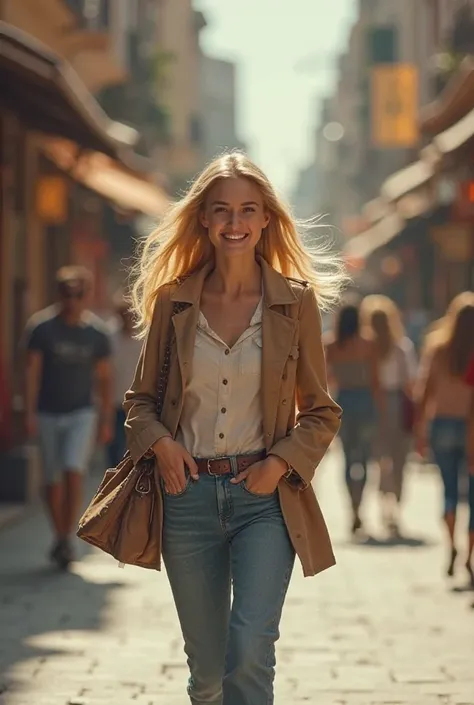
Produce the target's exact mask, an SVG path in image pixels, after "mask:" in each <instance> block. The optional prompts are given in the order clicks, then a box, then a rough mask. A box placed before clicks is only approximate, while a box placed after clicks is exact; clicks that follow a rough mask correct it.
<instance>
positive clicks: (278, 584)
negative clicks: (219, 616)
mask: <svg viewBox="0 0 474 705" xmlns="http://www.w3.org/2000/svg"><path fill="white" fill-rule="evenodd" d="M232 494H233V505H234V513H233V518H232V519H231V521H230V522H229V529H230V536H231V566H232V582H233V602H232V612H231V620H230V629H229V642H228V649H227V660H226V674H225V677H224V701H223V705H272V703H273V680H274V675H275V642H276V641H277V639H278V637H279V622H280V617H281V612H282V608H283V603H284V600H285V596H286V591H287V588H288V584H289V581H290V577H291V572H292V569H293V564H294V558H295V551H294V549H293V547H292V545H291V542H290V539H289V536H288V533H287V530H286V526H285V523H284V520H283V516H282V513H281V509H280V502H279V499H278V493H275V494H274V495H271V496H270V497H268V496H266V497H258V496H254V495H251V494H249V492H248V491H247V490H246V489H245V487H244V486H243V485H236V486H235V487H233V490H232Z"/></svg>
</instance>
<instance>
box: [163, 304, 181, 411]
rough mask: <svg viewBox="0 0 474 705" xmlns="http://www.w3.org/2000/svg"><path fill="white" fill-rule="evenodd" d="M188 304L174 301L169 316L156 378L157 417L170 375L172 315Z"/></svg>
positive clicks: (172, 336) (172, 333)
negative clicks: (158, 375) (159, 367)
mask: <svg viewBox="0 0 474 705" xmlns="http://www.w3.org/2000/svg"><path fill="white" fill-rule="evenodd" d="M188 306H189V304H186V303H184V302H182V301H175V302H174V304H173V311H172V313H171V316H170V321H169V325H168V333H167V335H166V347H165V356H164V359H163V365H162V367H161V371H160V377H159V379H158V389H157V394H156V412H157V414H158V417H161V412H162V411H163V404H164V401H165V395H166V389H167V387H168V379H169V376H170V366H171V348H172V346H173V338H174V325H173V316H174V315H175V314H177V313H181V311H184V310H185V309H186V308H187V307H188Z"/></svg>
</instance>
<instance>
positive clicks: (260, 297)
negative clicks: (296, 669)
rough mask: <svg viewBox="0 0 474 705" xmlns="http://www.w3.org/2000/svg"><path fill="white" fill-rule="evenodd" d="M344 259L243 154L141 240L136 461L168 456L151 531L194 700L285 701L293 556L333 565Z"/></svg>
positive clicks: (131, 413)
mask: <svg viewBox="0 0 474 705" xmlns="http://www.w3.org/2000/svg"><path fill="white" fill-rule="evenodd" d="M321 261H323V262H324V263H325V264H326V265H329V269H326V271H325V275H324V276H323V277H321V276H320V274H318V270H317V267H318V266H319V265H321ZM315 267H316V268H315ZM331 267H332V269H331ZM340 272H341V270H340V264H339V262H338V261H337V260H335V259H331V258H330V257H329V256H328V255H324V254H322V255H320V256H319V255H318V253H317V252H314V251H313V252H309V251H307V250H306V249H305V248H304V247H303V245H302V243H301V241H300V238H299V235H298V231H297V228H296V224H295V222H294V221H293V220H292V218H291V215H290V213H289V211H288V209H287V208H286V207H285V206H284V205H283V204H282V203H281V201H280V200H279V199H278V197H277V196H276V194H275V191H274V189H273V187H272V185H271V184H270V182H269V181H268V179H267V178H266V176H265V175H264V174H263V172H262V171H261V170H260V169H259V168H258V167H257V166H255V164H253V163H252V162H251V161H250V160H249V159H248V158H247V157H246V156H244V155H243V154H240V153H233V154H228V155H225V156H223V157H221V158H219V159H218V160H216V161H215V162H213V163H212V164H211V165H210V166H209V167H208V168H207V169H206V170H205V171H204V172H203V173H202V174H201V176H199V177H198V178H197V180H196V182H195V183H194V184H193V186H192V187H191V189H190V191H189V193H188V194H187V195H186V196H185V197H184V198H183V199H182V200H181V201H180V202H179V203H177V204H176V205H175V206H174V207H173V208H172V210H171V211H170V212H169V214H168V216H167V217H166V218H165V220H164V222H163V224H162V225H161V227H160V228H159V229H158V231H157V232H156V233H154V234H153V235H152V236H151V237H150V238H149V239H148V240H147V242H146V243H145V245H144V248H143V251H142V255H141V259H140V262H139V269H138V278H137V281H136V283H135V288H134V292H133V293H134V303H135V309H136V313H137V317H138V320H139V326H140V329H141V332H142V333H143V334H144V335H145V336H146V340H145V344H144V346H143V350H142V354H141V357H140V361H139V363H138V367H137V371H136V374H135V379H134V380H133V383H132V386H131V389H130V390H129V391H128V392H127V394H126V399H125V403H124V408H125V411H126V413H127V420H126V426H125V427H126V432H127V440H128V448H129V450H130V454H131V457H132V459H133V462H134V463H135V464H139V463H140V460H141V459H142V458H144V457H155V458H156V469H157V479H158V482H157V493H158V494H157V498H156V499H157V501H156V506H157V507H158V510H159V511H160V512H162V514H161V515H160V524H162V527H163V528H162V535H161V536H160V537H156V536H154V537H153V540H154V541H155V542H156V541H160V546H159V548H160V550H161V553H162V555H163V559H164V563H165V565H166V570H167V574H168V578H169V580H170V583H171V588H172V591H173V596H174V600H175V604H176V608H177V612H178V616H179V620H180V623H181V628H182V631H183V637H184V641H185V650H186V653H187V655H188V663H189V667H190V671H191V678H190V680H189V688H188V692H189V695H190V698H191V702H192V703H194V704H197V703H201V704H202V705H206V704H207V705H242V703H252V705H271V703H273V679H274V666H275V642H276V640H277V638H278V624H279V621H280V616H281V612H282V609H283V603H284V599H285V595H286V590H287V587H288V584H289V581H290V577H291V573H292V569H293V563H294V559H295V555H298V557H299V559H300V562H301V565H302V567H303V571H304V574H305V575H315V574H316V573H319V572H321V571H322V570H325V569H326V568H329V567H330V566H331V565H333V564H334V556H333V552H332V548H331V543H330V540H329V536H328V533H327V529H326V525H325V523H324V519H323V517H322V514H321V510H320V508H319V505H318V502H317V499H316V497H315V494H314V492H313V489H312V487H311V480H312V478H313V475H314V471H315V469H316V467H317V465H318V464H319V463H320V461H321V460H322V458H323V456H324V454H325V452H326V450H327V448H328V446H329V445H330V443H331V441H332V440H333V438H334V435H335V434H336V432H337V430H338V427H339V416H340V409H339V407H338V406H337V404H335V403H334V401H333V400H332V399H331V398H330V396H329V394H328V392H327V384H326V370H325V363H324V353H323V348H322V341H321V318H320V314H319V309H318V303H317V300H316V297H318V298H319V301H322V302H323V303H324V304H327V303H328V302H330V301H331V300H334V299H335V298H336V297H337V295H338V291H339V288H340V285H341V280H342V276H341V273H340ZM295 274H296V275H298V276H300V277H303V278H304V279H305V281H302V280H296V279H291V278H290V275H291V276H293V275H295ZM170 321H171V323H170ZM170 330H171V331H173V332H174V333H175V339H174V340H173V342H172V345H171V346H170V344H169V343H168V342H167V341H169V331H170ZM165 361H168V362H167V363H166V362H165ZM168 363H169V369H168ZM163 369H165V372H168V386H167V391H166V394H164V404H163V407H162V411H161V413H160V417H159V418H157V413H156V409H157V400H158V398H159V397H158V392H157V389H158V387H159V386H160V388H161V391H162V389H163V388H162V385H161V380H162V379H163ZM160 398H161V394H160ZM296 402H298V414H297V415H296V412H295V409H296ZM130 530H131V531H133V527H130ZM231 592H232V593H233V595H232V598H233V599H231Z"/></svg>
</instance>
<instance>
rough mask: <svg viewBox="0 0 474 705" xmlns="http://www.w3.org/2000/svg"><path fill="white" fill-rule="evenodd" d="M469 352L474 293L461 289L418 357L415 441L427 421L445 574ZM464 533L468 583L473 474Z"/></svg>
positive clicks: (468, 397) (453, 553)
mask: <svg viewBox="0 0 474 705" xmlns="http://www.w3.org/2000/svg"><path fill="white" fill-rule="evenodd" d="M473 354H474V294H473V293H472V292H465V293H464V294H461V295H460V296H458V297H456V299H455V300H454V301H453V302H452V303H451V305H450V307H449V309H448V311H447V314H446V316H445V317H444V318H443V319H442V322H441V324H440V325H439V326H438V327H437V329H436V331H435V332H433V333H432V334H431V335H430V337H429V339H428V341H427V344H426V345H425V352H424V357H423V361H422V370H423V371H424V372H423V374H422V378H421V390H420V391H421V394H420V399H419V404H418V413H417V418H418V422H417V435H418V439H419V444H420V445H422V444H423V442H424V438H425V433H426V428H427V425H428V421H431V430H430V434H429V444H430V446H431V449H432V451H433V455H434V458H435V461H436V463H437V465H438V466H439V469H440V472H441V477H442V480H443V485H444V523H445V525H446V528H447V532H448V540H449V561H448V567H447V574H448V575H449V576H452V575H453V574H454V569H455V562H456V558H457V555H458V549H457V546H456V540H455V534H456V513H457V506H458V500H459V490H458V482H459V474H460V472H461V470H463V469H465V466H466V462H467V429H468V423H467V422H468V417H469V412H470V408H471V404H472V396H473V393H472V387H471V386H470V385H469V384H468V382H467V381H466V373H467V371H468V367H469V362H470V360H471V358H472V356H473ZM469 512H470V517H469V538H468V554H467V557H466V564H465V565H466V568H467V570H468V573H469V577H470V580H471V582H473V583H474V575H473V568H472V556H473V552H474V479H473V477H472V475H470V476H469Z"/></svg>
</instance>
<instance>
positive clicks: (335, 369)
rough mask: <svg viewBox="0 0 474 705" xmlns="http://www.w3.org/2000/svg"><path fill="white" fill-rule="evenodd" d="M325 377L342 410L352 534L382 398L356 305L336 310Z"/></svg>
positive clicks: (373, 351)
mask: <svg viewBox="0 0 474 705" xmlns="http://www.w3.org/2000/svg"><path fill="white" fill-rule="evenodd" d="M326 361H327V365H328V379H329V383H330V385H331V386H332V387H334V390H335V393H336V395H337V396H336V399H337V403H338V404H339V406H341V407H342V410H343V418H342V425H341V430H340V432H339V436H340V439H341V442H342V446H343V449H344V455H345V481H346V486H347V490H348V493H349V498H350V501H351V507H352V533H353V534H354V533H356V532H357V531H359V530H360V529H362V520H361V517H360V507H361V503H362V497H363V493H364V489H365V485H366V482H367V466H368V463H369V460H370V457H371V454H372V444H373V440H374V429H375V410H376V407H378V408H379V409H381V406H382V398H381V393H380V382H379V372H378V359H377V349H376V346H375V343H374V342H373V341H371V340H368V339H367V338H366V337H364V336H363V335H362V333H361V322H360V307H359V305H358V304H357V303H346V304H345V305H344V306H342V308H341V309H340V310H339V313H338V316H337V319H336V325H335V332H334V335H333V339H332V340H330V341H329V343H328V344H327V346H326Z"/></svg>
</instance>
